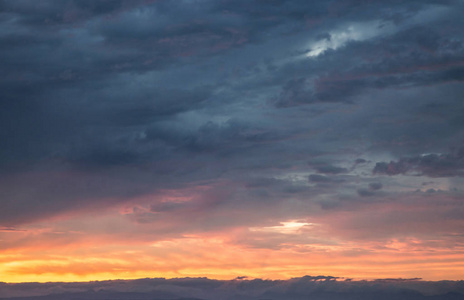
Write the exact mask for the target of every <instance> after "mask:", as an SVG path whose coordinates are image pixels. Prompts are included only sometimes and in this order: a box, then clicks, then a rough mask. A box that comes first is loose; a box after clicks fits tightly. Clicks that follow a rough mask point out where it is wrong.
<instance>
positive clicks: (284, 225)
mask: <svg viewBox="0 0 464 300" xmlns="http://www.w3.org/2000/svg"><path fill="white" fill-rule="evenodd" d="M311 225H314V223H305V222H300V221H287V222H280V225H278V226H270V227H250V228H249V230H250V231H261V232H278V233H284V234H295V233H298V232H299V231H300V229H302V228H303V227H304V226H311Z"/></svg>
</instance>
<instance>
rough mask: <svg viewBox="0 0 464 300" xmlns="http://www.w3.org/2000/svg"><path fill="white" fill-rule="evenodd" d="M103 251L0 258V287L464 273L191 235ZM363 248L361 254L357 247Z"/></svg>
mask: <svg viewBox="0 0 464 300" xmlns="http://www.w3.org/2000/svg"><path fill="white" fill-rule="evenodd" d="M107 242H108V243H109V244H107V245H106V246H105V245H101V244H100V245H97V244H94V243H90V244H89V243H86V242H81V243H80V244H73V245H72V246H65V247H58V248H56V247H55V248H53V249H46V248H45V247H42V248H38V249H34V248H20V249H16V250H15V251H1V252H0V269H1V270H2V271H1V272H0V281H3V282H47V281H94V280H111V279H136V278H146V277H165V278H174V277H208V278H211V279H233V278H235V277H237V276H248V277H250V278H266V279H288V278H291V277H300V276H304V275H331V276H339V277H345V278H354V279H376V278H412V277H418V275H420V276H419V277H421V278H423V279H424V280H443V279H447V280H459V279H462V278H463V274H464V260H463V258H464V255H463V253H464V249H462V248H461V249H455V250H454V251H437V250H430V251H410V250H411V249H406V248H402V247H404V245H401V243H398V244H397V245H395V243H397V242H395V241H391V243H390V245H389V247H390V248H388V247H386V248H385V249H384V250H375V248H378V247H377V246H376V245H373V244H368V243H366V244H365V245H348V244H342V245H338V246H333V247H326V246H324V245H310V246H306V247H307V248H306V249H305V246H304V245H291V244H289V245H286V246H285V247H283V248H281V249H258V248H250V247H244V246H241V245H235V244H233V243H232V242H231V240H230V239H229V237H225V236H222V237H221V236H211V235H210V236H191V237H184V238H178V239H171V240H166V241H158V242H154V243H151V244H146V243H139V244H130V245H129V244H127V245H121V244H117V243H115V242H113V243H110V241H107ZM361 246H363V247H365V248H362V249H358V248H357V247H361Z"/></svg>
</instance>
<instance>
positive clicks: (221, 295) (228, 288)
mask: <svg viewBox="0 0 464 300" xmlns="http://www.w3.org/2000/svg"><path fill="white" fill-rule="evenodd" d="M0 292H1V293H2V295H1V297H0V299H5V300H6V299H22V300H38V299H50V300H53V299H65V300H66V299H75V300H80V299H82V300H83V299H96V300H99V299H198V300H201V299H204V300H210V299H211V300H213V299H224V300H228V299H230V300H232V299H241V300H252V299H269V300H272V299H275V300H278V299H282V300H284V299H285V300H287V299H295V300H296V299H308V297H310V299H323V300H327V299H359V300H364V299H366V300H367V299H373V298H375V299H400V300H421V299H424V300H426V299H429V300H431V299H436V300H438V299H440V300H454V299H456V300H457V299H462V297H464V282H463V281H422V280H420V279H418V278H412V279H377V280H372V281H364V280H363V281H353V280H351V279H344V278H337V277H332V276H304V277H299V278H292V279H288V280H263V279H248V278H246V276H243V277H238V278H236V279H234V280H212V279H207V278H204V277H203V278H173V279H165V278H144V279H136V280H114V281H94V282H69V283H63V282H50V283H16V284H12V283H10V284H6V283H0Z"/></svg>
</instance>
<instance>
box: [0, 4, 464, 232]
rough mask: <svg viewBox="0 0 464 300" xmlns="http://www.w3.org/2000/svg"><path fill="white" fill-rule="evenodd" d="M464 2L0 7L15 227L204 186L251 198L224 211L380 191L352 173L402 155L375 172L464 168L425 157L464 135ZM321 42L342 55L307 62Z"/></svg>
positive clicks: (7, 169) (1, 114)
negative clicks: (424, 151) (424, 152)
mask: <svg viewBox="0 0 464 300" xmlns="http://www.w3.org/2000/svg"><path fill="white" fill-rule="evenodd" d="M460 8H462V3H461V2H459V1H388V2H382V1H379V2H372V1H371V2H364V1H333V2H327V1H310V2H309V1H220V2H218V1H201V3H198V2H196V1H183V2H179V3H177V2H176V3H174V2H169V1H77V0H75V1H40V2H37V1H1V2H0V88H1V90H2V95H1V101H0V139H1V140H2V141H4V143H3V145H2V147H1V148H0V170H1V171H2V178H0V184H1V186H2V202H3V203H2V204H4V206H3V207H6V210H5V209H4V210H2V211H1V212H0V215H1V222H2V223H4V224H7V225H8V226H11V225H14V224H15V223H24V222H27V221H28V220H30V221H32V220H36V219H40V218H45V217H49V216H52V215H56V214H59V213H61V212H65V211H68V210H73V209H76V208H82V209H84V208H85V207H88V206H90V207H94V206H93V205H95V207H108V206H111V205H113V204H115V203H121V202H123V201H125V199H128V198H130V197H134V196H136V195H144V194H150V193H155V192H157V191H159V190H162V189H175V188H180V189H182V188H185V187H188V186H190V185H192V184H195V183H197V182H198V181H208V182H209V183H211V181H212V182H215V180H225V181H227V182H229V184H230V185H231V186H239V187H246V188H245V190H244V191H240V192H237V193H236V194H234V193H230V194H227V195H224V193H222V194H221V193H218V194H216V195H215V196H210V197H211V198H215V197H216V198H217V199H216V198H215V199H214V200H211V203H210V204H211V205H212V206H214V205H216V206H221V205H222V207H227V204H228V203H229V202H230V203H239V204H240V205H241V206H240V207H241V208H243V209H245V208H246V205H248V203H254V204H256V203H259V205H258V204H256V206H255V208H256V207H258V208H259V207H263V205H264V204H263V203H267V201H271V202H272V203H278V202H279V201H280V200H279V197H280V198H285V197H288V196H289V195H291V196H292V197H295V198H299V197H300V198H304V197H306V198H308V199H309V197H308V196H318V195H320V194H324V193H327V191H328V189H329V186H330V188H332V189H333V190H334V191H335V190H337V189H340V193H344V192H345V191H349V192H350V193H352V194H354V195H358V196H363V195H364V194H366V193H367V194H371V193H378V192H379V191H378V190H380V189H381V188H382V185H380V186H379V185H377V184H376V183H371V185H369V186H368V184H369V182H372V180H370V181H369V180H366V182H365V185H364V186H361V188H360V186H358V187H353V186H351V184H352V181H353V180H354V179H352V178H350V177H346V178H345V177H343V179H342V178H341V176H345V175H346V176H348V175H353V174H354V173H355V172H359V173H360V172H363V171H366V172H367V168H370V170H372V166H368V165H369V161H371V160H372V158H371V157H369V156H370V155H372V156H373V157H375V155H376V154H378V153H382V154H383V153H386V152H387V153H388V152H395V153H401V154H402V156H408V157H411V158H407V159H400V160H399V161H398V162H392V163H390V164H388V163H382V162H379V163H378V164H377V165H376V166H375V167H374V174H389V175H395V174H403V173H408V172H411V171H417V172H420V173H422V174H424V175H428V176H434V177H439V176H457V175H460V174H461V169H462V159H461V156H459V155H458V154H453V155H451V154H450V155H448V154H436V155H435V154H434V155H432V156H430V157H428V158H427V159H428V160H429V161H426V160H427V159H426V157H422V156H419V155H420V153H418V152H417V149H419V148H425V147H426V146H427V145H429V144H430V143H431V141H433V142H434V145H439V146H440V145H443V147H447V146H449V144H450V143H451V142H450V141H452V140H456V139H458V138H459V135H460V134H462V130H463V125H464V123H463V122H462V119H463V118H462V116H463V112H464V110H463V107H462V104H459V103H460V101H459V99H460V97H459V96H460V95H461V94H462V88H461V85H462V81H463V79H464V77H463V74H464V73H463V66H464V56H463V53H464V52H463V50H464V46H463V40H462V37H461V31H460V30H459V29H460V28H462V25H463V24H462V20H461V19H462V18H461V16H460V15H459V13H457V12H458V11H459V9H460ZM317 43H327V49H325V50H324V51H322V52H321V53H319V54H318V55H315V56H307V55H308V53H310V52H311V51H313V50H314V49H316V48H317V47H318V46H317V45H318V44H317ZM331 43H332V44H331ZM334 45H335V46H334ZM422 88H429V89H432V91H433V92H434V93H427V94H426V95H424V94H423V92H421V89H422ZM395 92H396V93H403V94H401V95H403V96H402V97H403V98H401V97H396V96H392V95H393V94H392V93H395ZM408 93H410V94H411V95H412V96H411V95H406V94H408ZM395 95H396V94H395ZM404 95H406V96H404ZM408 97H409V98H408ZM411 98H414V101H409V100H410V99H411ZM400 106H401V108H399V107H400ZM409 117H410V118H411V119H413V120H410V119H408V118H409ZM405 141H407V143H409V144H408V145H413V146H410V147H407V146H405V144H406V142H405ZM439 146H436V147H435V148H439ZM360 156H361V157H365V158H366V159H362V160H360V159H358V160H356V168H353V167H352V165H353V160H354V159H355V158H356V157H360ZM402 156H397V157H402ZM378 160H380V159H378V158H377V161H378ZM308 162H310V163H309V164H308ZM390 165H391V166H390ZM364 168H365V169H366V170H364ZM292 172H295V173H298V172H299V174H297V175H298V176H300V175H301V178H299V177H297V178H299V179H297V180H295V179H294V178H293V177H292V176H296V175H295V174H292ZM311 173H317V174H311ZM249 174H252V175H249ZM356 174H358V173H356ZM366 174H367V173H366ZM339 176H340V178H338V177H339ZM368 176H371V175H370V174H369V175H368ZM283 178H284V179H283ZM308 179H309V181H310V182H311V183H316V184H313V185H315V187H311V188H310V187H309V186H308ZM366 186H367V188H364V187H366ZM231 195H233V196H231ZM237 198H240V199H245V200H242V201H238V200H236V199H237ZM103 199H105V200H103ZM311 199H312V198H311ZM314 201H316V202H317V201H319V200H314ZM230 203H229V204H230ZM197 204H198V203H194V204H193V205H192V206H188V205H187V206H185V207H184V206H182V205H179V206H175V205H174V206H172V207H171V206H169V205H161V204H158V203H154V204H153V206H152V210H153V211H156V212H158V211H162V212H166V213H169V212H172V211H176V210H181V211H182V210H188V209H191V208H192V207H199V206H195V205H197ZM200 204H203V203H200ZM213 204H214V205H213ZM230 205H231V204H230ZM204 206H207V205H206V204H204ZM216 206H215V207H216ZM25 207H27V209H24V208H25ZM296 210H297V209H295V210H292V209H290V211H292V213H294V211H296ZM205 211H207V209H205ZM270 213H271V214H275V215H277V213H276V212H270ZM150 217H151V216H150ZM286 217H287V216H286ZM288 217H289V218H290V216H288ZM261 218H262V219H266V216H264V215H263V216H261ZM276 218H277V217H276ZM258 221H259V220H257V222H258ZM226 223H227V222H226ZM230 223H233V222H230Z"/></svg>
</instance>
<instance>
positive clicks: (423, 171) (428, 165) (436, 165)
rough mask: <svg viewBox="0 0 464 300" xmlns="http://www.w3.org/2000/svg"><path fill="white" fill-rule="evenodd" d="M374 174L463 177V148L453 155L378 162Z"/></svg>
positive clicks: (429, 155)
mask: <svg viewBox="0 0 464 300" xmlns="http://www.w3.org/2000/svg"><path fill="white" fill-rule="evenodd" d="M373 173H374V174H385V175H390V176H393V175H399V174H403V175H404V174H416V175H423V176H429V177H452V176H462V175H464V148H459V149H456V151H455V152H454V153H445V154H435V153H431V154H424V155H421V156H415V157H408V158H401V159H400V160H398V161H390V162H389V163H387V162H378V163H376V164H375V167H374V169H373Z"/></svg>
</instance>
